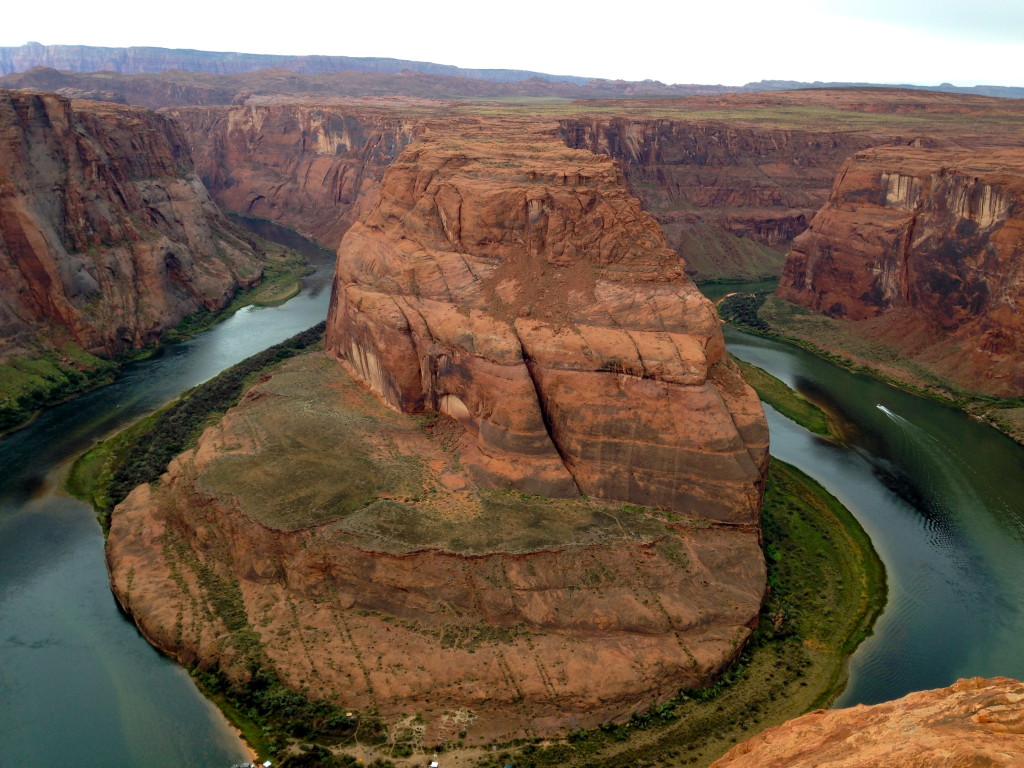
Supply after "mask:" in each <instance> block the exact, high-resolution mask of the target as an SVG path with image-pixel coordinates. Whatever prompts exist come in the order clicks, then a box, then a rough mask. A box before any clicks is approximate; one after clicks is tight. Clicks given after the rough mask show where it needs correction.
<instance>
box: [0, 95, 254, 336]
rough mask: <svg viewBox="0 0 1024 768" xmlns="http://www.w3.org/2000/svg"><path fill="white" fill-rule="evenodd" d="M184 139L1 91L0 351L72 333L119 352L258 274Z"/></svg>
mask: <svg viewBox="0 0 1024 768" xmlns="http://www.w3.org/2000/svg"><path fill="white" fill-rule="evenodd" d="M229 229H230V226H229V224H228V222H227V221H226V220H225V219H224V217H223V215H222V214H221V213H220V211H219V210H218V209H217V207H216V205H214V203H213V202H212V201H211V200H210V198H209V196H208V195H207V193H206V190H205V189H204V187H203V185H202V182H201V181H200V180H199V177H198V176H197V175H196V173H195V172H194V170H193V168H192V163H191V159H190V156H189V153H188V149H187V146H186V144H185V141H184V139H183V138H182V136H181V134H180V132H179V131H178V130H177V129H176V128H175V127H174V125H173V124H172V123H171V122H170V121H168V120H167V119H165V118H162V117H160V116H158V115H156V114H154V113H152V112H149V111H147V110H143V109H138V108H133V107H124V106H119V105H113V104H101V103H96V102H69V101H67V100H65V99H62V98H60V97H58V96H55V95H52V94H30V93H24V92H15V91H0V274H2V275H3V276H4V279H3V280H2V281H0V343H2V346H0V352H6V351H9V350H11V349H17V348H19V347H23V346H24V345H25V344H28V343H31V342H33V341H34V340H37V339H40V338H42V339H44V340H45V339H46V338H48V337H49V336H51V335H52V334H53V333H54V328H55V327H56V328H57V329H63V330H59V332H64V331H66V332H67V333H68V334H70V337H71V338H72V339H73V340H74V341H76V342H77V343H79V344H80V345H82V346H83V347H85V348H87V349H89V350H92V351H96V352H102V353H105V354H113V353H116V352H118V351H119V350H121V349H124V348H126V347H139V346H143V345H145V344H147V343H150V342H153V341H155V340H157V339H158V338H159V336H160V335H161V334H162V333H163V332H164V331H165V330H167V329H168V328H170V327H172V326H174V325H176V324H177V323H178V322H179V321H180V320H181V319H182V317H184V316H185V315H186V314H188V313H190V312H193V311H195V310H196V309H198V308H200V307H207V308H211V309H212V308H217V307H220V306H223V305H224V304H225V303H226V302H227V301H228V300H229V299H230V297H231V296H232V295H233V294H234V292H235V290H236V288H237V286H238V285H240V284H242V285H245V284H251V283H253V282H255V281H256V280H258V279H259V276H260V259H259V256H258V255H257V254H256V253H255V252H254V251H253V249H252V247H251V246H250V245H249V244H248V243H246V242H244V241H242V240H239V239H238V238H236V237H234V236H233V235H231V234H230V232H229V231H228V230H229Z"/></svg>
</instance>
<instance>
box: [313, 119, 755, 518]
mask: <svg viewBox="0 0 1024 768" xmlns="http://www.w3.org/2000/svg"><path fill="white" fill-rule="evenodd" d="M683 268H684V264H683V263H682V262H681V261H680V260H679V259H678V257H677V256H676V255H675V254H674V253H673V252H672V251H671V250H670V249H669V248H668V247H667V246H666V244H665V240H664V237H663V236H662V234H661V232H660V230H659V228H658V226H657V223H656V222H655V221H654V220H653V219H652V218H651V217H650V216H648V215H647V214H645V213H644V212H643V211H641V209H640V206H639V203H638V202H637V200H636V199H635V198H633V197H631V196H630V195H629V194H628V193H627V192H626V189H625V186H624V183H623V179H622V176H621V174H620V173H619V171H618V170H617V168H616V167H615V165H614V163H612V161H611V160H610V159H609V158H608V157H607V156H599V155H595V154H593V153H591V152H588V151H585V150H573V149H568V148H566V147H565V146H564V144H562V143H561V142H560V141H559V140H558V139H557V137H556V133H555V131H554V129H553V126H552V127H551V128H545V127H544V126H538V125H537V124H536V123H530V122H522V123H518V122H514V121H505V122H497V121H491V122H482V123H480V124H477V123H473V122H468V121H467V122H464V123H462V124H458V125H455V126H449V127H443V126H434V127H432V128H430V129H429V130H428V132H427V134H426V136H425V137H424V138H423V139H421V140H419V141H417V142H415V143H414V144H412V145H410V146H409V148H407V149H406V151H405V152H403V153H402V155H401V156H400V157H399V159H398V160H397V161H396V162H395V163H394V164H393V165H392V166H391V167H390V168H389V169H388V171H387V173H386V174H385V176H384V181H383V184H382V187H381V192H380V199H379V202H378V203H377V205H376V206H375V207H374V208H373V209H372V210H371V211H369V212H368V213H367V215H366V216H365V217H364V218H363V219H362V220H361V221H359V222H357V223H356V224H354V225H353V226H352V228H351V229H350V230H349V232H348V234H347V235H346V236H345V238H344V239H343V241H342V244H341V247H340V248H339V251H338V263H337V275H336V283H335V293H334V297H333V300H332V306H331V311H330V315H329V318H328V334H327V346H328V349H329V350H330V351H331V353H332V354H334V355H336V356H337V357H339V358H340V359H342V360H344V361H345V362H346V363H348V364H349V365H350V366H351V368H352V370H354V371H355V372H356V373H357V374H358V375H359V376H360V377H361V378H362V379H363V380H364V381H365V382H367V383H368V384H369V385H370V386H371V387H372V388H373V389H374V390H375V391H377V392H378V393H379V394H380V395H381V396H382V397H384V398H385V399H386V400H387V401H388V402H389V403H390V404H391V405H392V406H393V407H395V408H398V409H400V410H402V411H405V412H411V413H415V412H420V411H423V410H425V409H436V410H439V411H441V412H444V413H447V414H449V415H450V416H452V417H454V418H455V419H457V420H458V421H459V422H460V423H461V424H462V426H463V428H464V429H465V430H466V436H465V437H464V440H463V451H464V457H465V461H466V462H467V463H468V465H469V467H470V469H471V471H472V472H473V474H474V476H475V479H476V480H477V482H478V483H480V484H482V485H484V486H485V487H486V486H491V487H508V486H511V487H512V488H517V489H519V490H523V491H527V492H530V493H539V494H544V495H548V496H571V495H576V494H579V493H583V494H586V495H589V496H593V497H595V498H604V499H615V500H620V501H628V502H633V503H638V504H646V505H652V506H659V507H664V508H668V509H671V510H675V511H681V512H687V513H691V514H696V515H699V516H702V517H706V518H709V519H712V520H717V521H722V522H729V523H753V522H756V521H757V519H758V514H759V509H760V499H761V490H762V487H763V477H764V471H765V462H766V457H767V431H766V427H765V422H764V417H763V414H762V412H761V408H760V404H759V403H758V401H757V397H756V396H755V395H754V393H753V392H752V390H750V389H749V388H748V387H746V386H745V385H744V384H743V382H742V379H741V378H740V377H739V374H738V372H737V371H736V370H735V368H734V367H733V366H732V365H731V364H730V363H729V361H728V360H727V358H726V356H725V349H724V344H723V341H722V335H721V330H720V328H719V324H718V320H717V317H716V315H715V312H714V308H713V307H712V306H711V304H710V303H709V302H708V301H707V300H706V299H704V298H703V297H702V296H701V295H700V293H699V292H698V291H697V290H696V288H695V286H694V285H693V283H692V282H690V280H689V279H688V278H687V277H686V276H685V274H684V269H683Z"/></svg>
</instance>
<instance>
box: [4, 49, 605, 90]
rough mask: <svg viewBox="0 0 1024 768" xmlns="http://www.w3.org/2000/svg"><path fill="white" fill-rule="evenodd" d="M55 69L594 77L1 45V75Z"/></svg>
mask: <svg viewBox="0 0 1024 768" xmlns="http://www.w3.org/2000/svg"><path fill="white" fill-rule="evenodd" d="M40 66H42V67H53V68H54V69H59V70H63V71H70V72H99V71H109V72H121V73H124V74H155V73H157V72H164V71H166V70H168V69H180V70H183V71H185V72H214V73H217V74H239V73H242V72H255V71H257V70H260V69H273V68H275V67H277V68H280V69H287V70H290V71H292V72H296V73H298V74H300V75H319V74H324V73H327V72H341V71H355V72H387V73H394V72H401V71H403V70H412V71H414V72H425V73H427V74H432V75H448V76H450V77H471V78H474V79H476V80H491V81H494V82H498V83H511V82H516V81H519V80H529V79H530V78H531V77H542V78H544V79H545V80H552V81H561V82H567V83H580V84H582V83H586V82H588V81H589V80H591V79H592V78H589V77H574V76H572V75H551V74H545V73H543V72H529V71H526V70H521V69H463V68H461V67H456V66H452V65H450V64H434V63H432V62H429V61H406V60H404V59H387V58H377V57H372V56H281V55H276V54H268V53H232V52H226V51H197V50H193V49H188V48H148V47H138V46H132V47H129V48H103V47H99V46H93V45H42V44H41V43H35V42H29V43H25V44H24V45H20V46H10V47H0V75H9V74H11V73H13V72H24V71H25V70H27V69H31V68H32V67H40Z"/></svg>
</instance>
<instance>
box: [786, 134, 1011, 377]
mask: <svg viewBox="0 0 1024 768" xmlns="http://www.w3.org/2000/svg"><path fill="white" fill-rule="evenodd" d="M1022 243H1024V154H1022V153H1020V152H1019V151H1016V150H999V149H992V150H988V151H985V152H983V153H982V152H977V151H966V150H962V149H954V148H949V149H921V148H905V147H884V148H877V149H872V150H868V151H865V152H861V153H858V154H856V155H854V156H853V157H852V158H851V159H850V160H849V161H848V162H847V163H846V164H845V165H844V166H843V168H842V170H841V171H840V172H839V176H838V177H837V179H836V183H835V187H834V189H833V191H832V195H831V197H830V198H829V201H828V204H827V205H826V206H825V207H824V208H822V210H821V211H819V213H818V214H817V215H816V216H815V218H814V220H813V221H812V222H811V226H810V229H809V230H808V231H807V232H806V233H804V234H803V235H801V236H800V237H799V238H797V240H796V241H795V242H794V244H793V248H792V250H791V251H790V253H789V256H788V259H787V263H786V269H785V273H784V274H783V277H782V280H781V281H780V283H779V288H778V295H779V296H780V297H782V298H784V299H787V300H789V301H793V302H795V303H798V304H801V305H803V306H805V307H808V308H810V309H813V310H816V311H819V312H823V313H826V314H828V315H831V316H832V317H838V318H845V319H847V320H850V321H853V322H854V323H855V324H856V325H857V327H858V328H859V329H860V331H861V332H862V333H863V334H865V335H866V336H868V337H872V338H877V339H881V340H883V341H885V342H886V343H889V344H891V345H893V346H896V347H898V348H900V349H902V350H904V351H905V353H906V354H908V355H910V356H912V357H913V358H914V359H916V360H918V361H920V362H922V363H924V364H926V365H927V366H928V367H929V368H931V369H932V370H934V371H936V372H937V373H939V374H940V375H942V376H944V377H947V378H949V379H951V380H952V381H953V382H954V383H955V384H957V385H959V386H961V387H966V388H968V389H973V390H977V391H980V392H985V393H988V394H996V395H1020V394H1022V393H1024V346H1022V344H1024V342H1022V341H1021V340H1022V339H1024V333H1022V331H1024V325H1022V320H1021V317H1024V291H1022V286H1024V266H1022V265H1024V245H1022Z"/></svg>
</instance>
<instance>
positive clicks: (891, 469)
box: [726, 329, 1024, 706]
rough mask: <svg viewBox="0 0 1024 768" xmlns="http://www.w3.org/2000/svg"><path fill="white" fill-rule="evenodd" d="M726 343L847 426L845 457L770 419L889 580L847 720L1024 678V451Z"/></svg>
mask: <svg viewBox="0 0 1024 768" xmlns="http://www.w3.org/2000/svg"><path fill="white" fill-rule="evenodd" d="M726 342H727V345H728V347H729V350H730V351H731V352H732V353H733V354H735V355H736V356H737V357H739V358H741V359H743V360H746V361H748V362H750V363H753V364H754V365H757V366H759V367H761V368H764V369H765V370H767V371H769V372H770V373H772V374H773V375H775V376H777V377H778V378H780V379H782V380H783V381H785V382H786V383H787V384H789V385H790V386H791V387H793V388H794V389H796V390H797V391H799V392H802V393H803V394H804V395H806V396H807V397H808V398H809V399H811V400H813V401H815V402H817V403H819V404H820V405H822V406H823V407H825V408H826V410H828V411H830V412H831V413H832V414H834V415H835V416H836V417H837V418H838V419H839V421H840V422H841V423H842V425H843V429H844V431H845V435H844V442H845V445H841V446H836V445H832V444H830V443H828V442H826V441H824V440H821V439H819V438H817V437H814V436H813V435H810V434H809V433H807V432H806V431H805V430H803V429H801V428H800V427H797V426H796V425H794V424H793V423H792V422H790V421H788V420H787V419H785V418H783V417H782V416H780V415H779V414H777V413H775V412H774V411H771V409H768V410H769V413H768V417H769V426H770V429H771V441H772V445H771V451H772V454H773V455H775V456H777V457H779V458H780V459H783V460H784V461H788V462H790V463H792V464H795V465H796V466H798V467H800V468H801V469H803V470H804V471H805V472H807V473H808V474H810V475H812V476H813V477H815V478H816V479H817V480H818V481H819V482H821V483H822V484H823V485H824V486H825V487H827V488H828V489H829V490H830V491H831V492H832V493H833V494H835V495H836V496H837V497H838V498H839V499H840V500H841V501H842V502H843V503H844V504H846V506H847V507H849V508H850V509H851V510H852V511H853V513H854V514H855V515H856V516H857V518H858V519H859V520H860V521H861V524H862V525H863V526H864V528H865V529H866V530H867V532H868V533H869V534H870V536H871V539H872V541H873V542H874V544H875V547H876V549H877V550H878V552H879V554H880V556H881V557H882V559H883V561H884V562H885V565H886V568H887V571H888V576H889V604H888V606H887V607H886V610H885V612H884V613H883V615H882V617H881V618H880V620H879V622H878V624H877V625H876V630H875V634H874V636H873V637H871V638H869V639H868V640H867V641H866V642H865V643H864V644H863V645H862V646H861V648H860V649H859V650H858V652H857V653H856V655H855V656H854V659H853V662H852V664H851V678H850V684H849V686H848V687H847V690H846V692H845V693H844V694H843V695H842V696H841V697H840V699H839V700H838V701H837V706H846V705H852V704H857V703H873V702H878V701H884V700H887V699H892V698H895V697H898V696H902V695H904V694H906V693H908V692H910V691H914V690H920V689H924V688H934V687H937V686H944V685H948V684H950V683H952V682H953V681H954V680H956V679H957V678H959V677H970V676H975V675H981V676H992V675H1009V676H1011V677H1017V678H1022V677H1024V449H1022V448H1021V447H1020V446H1018V445H1017V444H1016V443H1014V442H1013V441H1011V440H1010V439H1008V438H1006V437H1004V436H1003V435H1001V434H999V433H998V432H996V431H995V430H993V429H991V428H989V427H987V426H985V425H983V424H981V423H979V422H977V421H975V420H972V419H970V418H969V417H967V416H966V415H964V414H962V413H960V412H958V411H954V410H952V409H949V408H946V407H944V406H941V405H938V404H936V403H933V402H930V401H927V400H923V399H920V398H917V397H913V396H911V395H908V394H905V393H903V392H901V391H899V390H896V389H893V388H892V387H889V386H886V385H885V384H882V383H880V382H877V381H874V380H872V379H869V378H867V377H864V376H860V375H855V374H850V373H847V372H845V371H842V370H840V369H838V368H836V367H835V366H833V365H831V364H829V363H827V362H825V361H824V360H821V359H819V358H817V357H814V356H813V355H810V354H807V353H806V352H803V351H802V350H799V349H797V348H794V347H790V346H788V345H784V344H780V343H776V342H773V341H769V340H766V339H761V338H759V337H756V336H751V335H748V334H743V333H740V332H738V331H735V330H732V329H727V330H726Z"/></svg>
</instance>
